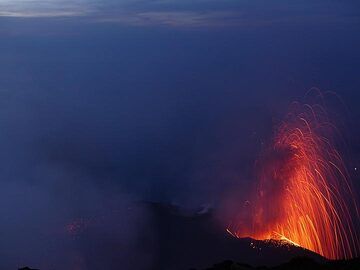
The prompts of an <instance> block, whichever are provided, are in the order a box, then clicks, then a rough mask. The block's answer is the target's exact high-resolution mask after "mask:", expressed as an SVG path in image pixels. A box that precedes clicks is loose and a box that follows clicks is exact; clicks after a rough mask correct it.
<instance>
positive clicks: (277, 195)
mask: <svg viewBox="0 0 360 270" xmlns="http://www.w3.org/2000/svg"><path fill="white" fill-rule="evenodd" d="M336 133H338V131H337V129H336V128H335V127H334V125H332V124H331V123H330V121H329V120H328V116H327V114H326V112H325V111H324V109H323V108H322V107H321V106H318V105H315V106H310V105H300V104H297V106H296V108H295V109H294V110H293V111H292V112H291V113H290V114H289V115H288V116H287V117H286V120H285V121H284V122H283V123H281V124H280V126H279V127H278V128H277V131H276V134H275V137H274V140H273V143H272V146H271V147H270V148H269V149H267V150H266V151H265V152H264V154H263V155H262V157H261V158H260V161H259V162H258V164H257V169H258V177H259V179H258V186H257V190H256V194H255V195H254V197H253V198H254V200H253V201H252V203H250V204H249V208H250V209H249V211H250V214H249V215H250V218H245V222H244V220H239V219H237V220H236V221H234V222H232V224H231V225H230V226H229V228H228V231H229V233H231V234H232V235H233V236H235V237H252V238H254V239H258V240H263V239H276V240H285V241H287V242H289V243H292V244H294V245H299V246H301V247H304V248H307V249H309V250H312V251H314V252H316V253H319V254H321V255H323V256H325V257H327V258H330V259H343V258H345V259H348V258H353V257H356V256H359V253H360V251H359V247H360V244H359V237H358V234H357V229H358V228H357V227H356V226H357V222H358V220H359V214H358V210H357V206H356V201H355V197H354V194H353V191H352V187H351V183H350V179H349V176H348V173H347V170H346V168H345V165H344V161H343V160H342V157H341V155H340V153H339V151H338V150H337V148H336V142H335V140H334V135H335V134H336ZM245 223H247V225H246V224H245Z"/></svg>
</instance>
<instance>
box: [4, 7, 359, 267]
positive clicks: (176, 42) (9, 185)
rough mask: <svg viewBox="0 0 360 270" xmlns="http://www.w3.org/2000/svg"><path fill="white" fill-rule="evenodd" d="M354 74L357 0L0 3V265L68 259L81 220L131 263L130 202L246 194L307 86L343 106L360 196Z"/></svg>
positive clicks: (135, 219) (134, 217)
mask: <svg viewBox="0 0 360 270" xmlns="http://www.w3.org/2000/svg"><path fill="white" fill-rule="evenodd" d="M359 73H360V5H359V3H358V1H336V0H333V1H329V0H312V1H287V0H284V1H278V0H276V1H271V3H270V1H260V0H251V1H250V0H249V1H245V0H239V1H235V0H225V1H215V0H191V1H190V0H154V1H150V0H148V1H146V0H136V1H135V0H118V1H115V0H75V1H74V0H73V1H70V0H44V1H37V0H27V1H20V0H0V131H1V132H0V161H1V162H0V205H1V208H0V235H1V241H0V268H1V269H15V268H16V267H18V266H21V265H32V266H34V267H35V266H38V267H40V266H42V265H52V266H51V267H52V268H51V269H61V267H65V266H68V265H73V264H74V260H75V261H76V260H77V259H76V258H79V256H80V255H78V254H77V253H76V252H77V251H76V252H75V251H74V250H78V249H79V247H74V244H73V243H72V242H71V241H70V240H66V239H67V238H66V237H63V236H62V234H63V232H62V229H63V227H64V226H65V228H66V224H68V223H69V222H72V221H73V220H79V219H81V218H83V217H88V218H89V217H90V219H91V218H93V219H96V217H99V216H101V217H102V218H103V219H104V222H103V223H104V224H103V226H102V227H101V232H100V233H99V232H97V235H107V233H110V232H111V234H112V235H113V236H114V235H115V236H114V238H115V239H118V242H119V243H121V245H123V246H124V248H123V250H125V251H123V254H124V255H123V256H124V258H125V257H126V253H127V252H128V253H131V252H132V250H131V249H132V246H131V245H127V244H128V243H133V240H132V239H134V238H136V235H137V233H138V231H141V230H143V227H144V226H147V225H146V224H147V221H146V214H145V213H144V212H143V210H141V209H137V210H134V211H133V212H132V213H131V214H130V215H129V214H128V212H127V209H128V207H130V206H129V205H131V203H132V202H134V201H155V202H164V203H172V204H177V205H181V206H182V207H186V208H193V209H197V208H200V207H202V206H204V205H209V206H212V207H214V208H216V207H219V206H220V205H221V204H222V203H223V201H224V198H226V197H227V194H229V193H233V192H234V190H236V192H238V193H239V198H240V199H239V200H241V198H242V197H241V196H240V195H244V196H246V194H247V192H248V190H249V188H250V186H251V185H252V182H253V179H254V177H253V174H254V171H253V170H254V162H255V160H256V158H257V157H258V154H259V152H260V151H261V149H262V148H263V147H264V145H266V144H267V143H268V142H269V141H270V140H271V136H272V132H273V127H274V126H276V124H277V123H279V121H281V119H282V117H283V115H284V114H285V113H286V112H287V110H288V107H289V104H290V103H291V102H292V101H294V100H303V99H304V96H305V94H306V92H307V91H308V90H309V89H311V88H312V87H316V88H319V89H320V90H322V91H333V92H336V93H337V95H338V96H339V97H340V98H341V99H342V101H343V103H344V104H345V105H344V106H345V107H346V109H343V110H342V111H341V113H339V116H338V118H339V119H335V120H339V122H341V124H340V126H341V127H342V132H343V133H344V134H345V135H346V138H347V139H346V140H347V144H348V149H347V150H346V153H347V156H346V159H347V162H348V169H349V171H350V173H351V175H352V177H353V180H354V181H355V185H357V187H358V188H357V189H358V193H359V191H360V184H358V183H357V182H358V181H360V175H358V173H359V172H360V169H359V170H355V168H357V167H359V168H360V139H359V138H360V137H359V135H360V123H359V120H358V119H360V106H359V100H360V76H359ZM344 112H345V113H344ZM114 213H116V214H114ZM124 213H125V214H124ZM64 233H65V232H64ZM64 239H65V240H64ZM34 243H35V244H34ZM125 246H126V247H125ZM80 249H81V248H80ZM134 249H135V248H134ZM55 253H56V256H55V255H54V254H55ZM75 253H76V254H75ZM74 254H75V255H74ZM99 256H100V255H99ZM44 257H46V258H47V259H46V260H47V261H46V262H45V263H44V262H43V261H44ZM65 258H66V259H65ZM69 258H75V259H69ZM69 260H72V261H71V262H70V261H69ZM144 264H145V263H144ZM54 265H57V267H58V268H57V267H55V266H54ZM78 265H79V268H78V269H90V268H89V267H85V268H81V267H82V266H83V265H86V258H85V259H84V258H80V259H79V262H78ZM139 269H140V268H139ZM144 269H146V266H145V265H144Z"/></svg>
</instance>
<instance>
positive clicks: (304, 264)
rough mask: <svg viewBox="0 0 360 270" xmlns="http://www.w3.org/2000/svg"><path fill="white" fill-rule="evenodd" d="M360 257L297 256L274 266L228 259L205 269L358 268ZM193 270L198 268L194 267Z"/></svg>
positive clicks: (282, 269) (315, 269)
mask: <svg viewBox="0 0 360 270" xmlns="http://www.w3.org/2000/svg"><path fill="white" fill-rule="evenodd" d="M358 269H360V258H356V259H352V260H339V261H325V262H322V263H321V262H317V261H315V260H314V259H311V258H309V257H295V258H293V259H291V260H290V261H289V262H287V263H284V264H281V265H278V266H274V267H266V266H260V267H252V266H250V265H248V264H241V263H235V262H233V261H230V260H227V261H223V262H222V263H218V264H214V266H213V267H210V268H205V269H204V270H358ZM191 270H196V268H192V269H191Z"/></svg>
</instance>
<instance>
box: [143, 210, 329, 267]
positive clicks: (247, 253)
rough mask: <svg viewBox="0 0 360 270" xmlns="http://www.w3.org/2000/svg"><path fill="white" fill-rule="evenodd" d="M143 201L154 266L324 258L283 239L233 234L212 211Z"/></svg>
mask: <svg viewBox="0 0 360 270" xmlns="http://www.w3.org/2000/svg"><path fill="white" fill-rule="evenodd" d="M146 205H147V207H148V208H149V210H150V213H152V218H153V222H154V228H155V230H156V232H155V235H156V237H155V239H154V241H155V242H156V249H155V250H156V252H155V254H156V256H155V263H154V265H153V267H152V268H151V269H153V270H180V269H181V270H183V269H190V268H196V269H204V268H205V267H208V266H209V265H212V264H213V263H214V262H216V261H219V262H220V261H224V260H231V261H235V262H242V263H244V264H243V265H241V267H243V268H244V267H250V265H254V266H261V265H266V266H268V267H272V266H276V265H280V264H282V263H285V262H288V261H290V260H291V259H292V258H294V257H299V256H302V257H305V256H306V257H309V258H311V259H312V260H313V261H314V262H324V261H325V259H324V258H323V257H321V256H320V255H318V254H316V253H314V252H312V251H309V250H306V249H303V248H301V247H297V246H294V245H291V244H288V243H287V242H284V241H273V240H269V241H257V240H253V239H250V238H244V239H237V238H234V237H233V236H231V235H230V234H229V233H227V232H226V231H225V230H224V229H223V228H220V227H219V226H217V225H216V223H215V222H214V218H213V213H212V211H207V212H206V213H202V212H199V213H202V214H189V213H186V212H184V211H183V210H181V209H180V208H178V207H176V206H169V205H164V204H159V203H147V204H146ZM220 269H221V268H220ZM225 269H226V268H225ZM244 269H245V268H244ZM250 269H251V268H250Z"/></svg>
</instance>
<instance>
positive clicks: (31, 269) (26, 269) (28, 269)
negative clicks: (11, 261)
mask: <svg viewBox="0 0 360 270" xmlns="http://www.w3.org/2000/svg"><path fill="white" fill-rule="evenodd" d="M18 270H39V269H35V268H29V267H23V268H19V269H18Z"/></svg>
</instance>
